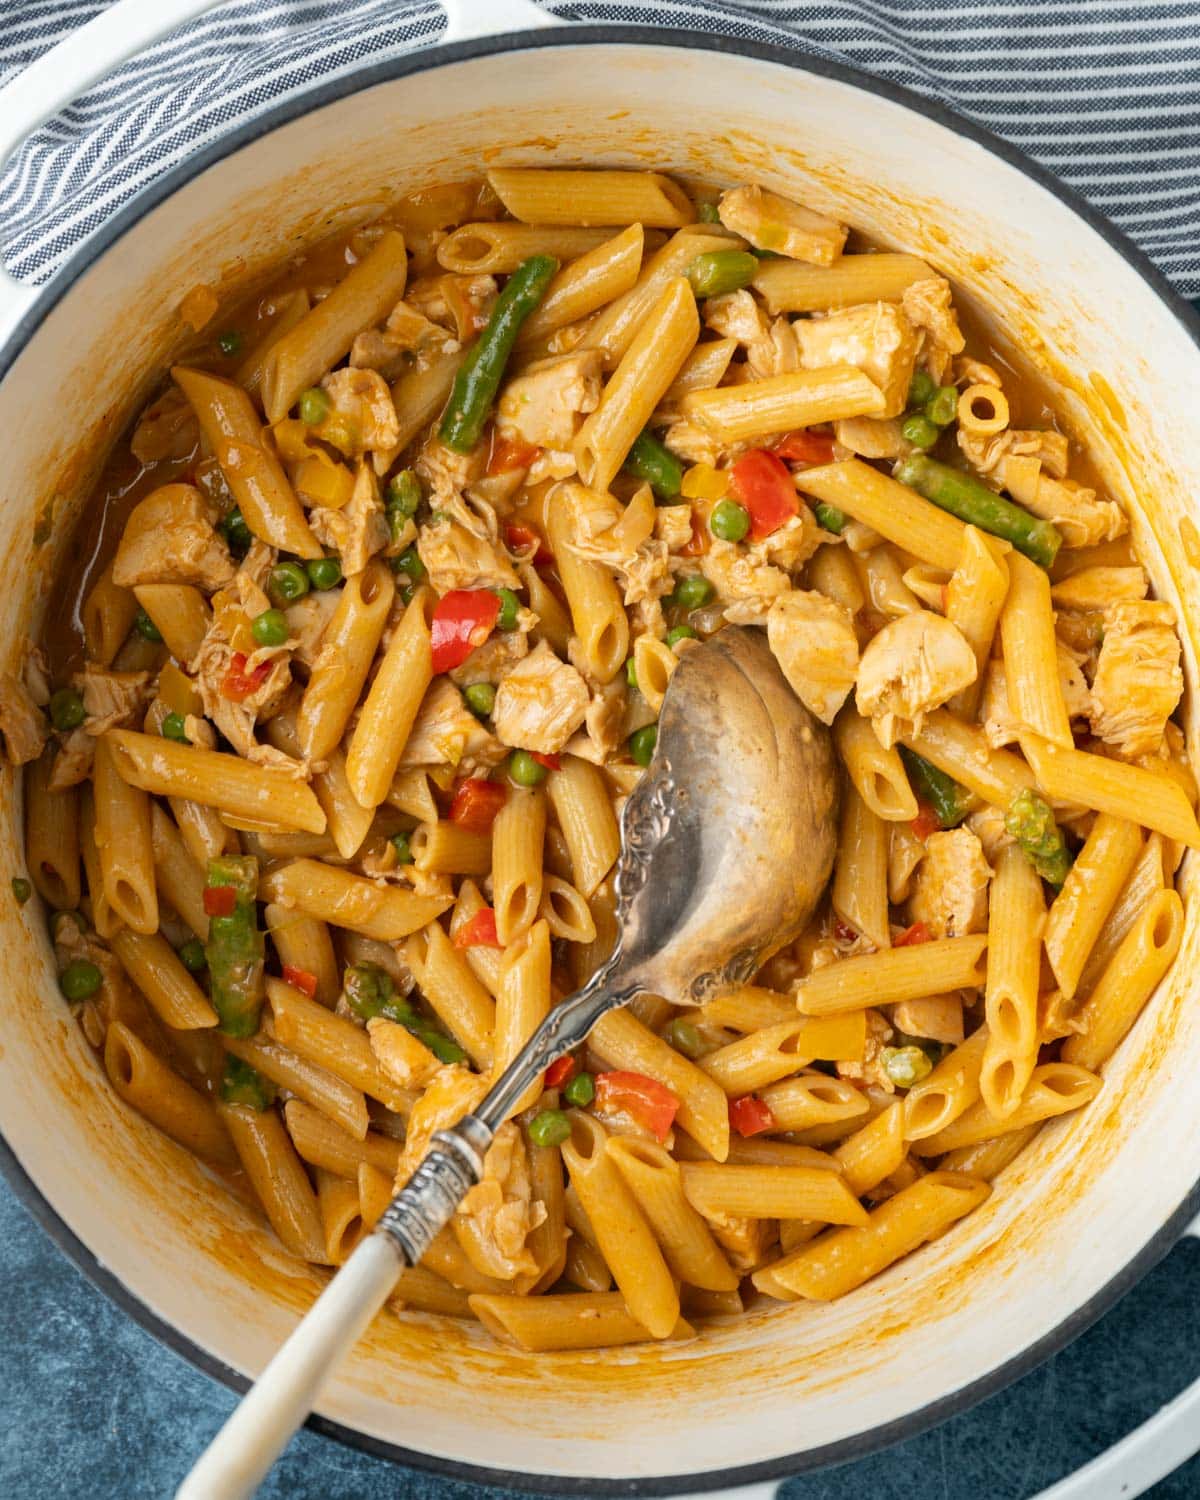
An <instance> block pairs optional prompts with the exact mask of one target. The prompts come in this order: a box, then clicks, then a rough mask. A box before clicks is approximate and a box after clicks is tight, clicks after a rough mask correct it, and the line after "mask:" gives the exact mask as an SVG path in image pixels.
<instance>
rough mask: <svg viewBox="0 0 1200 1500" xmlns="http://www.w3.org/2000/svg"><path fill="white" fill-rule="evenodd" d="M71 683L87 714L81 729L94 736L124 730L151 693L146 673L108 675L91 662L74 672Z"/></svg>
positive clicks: (136, 715) (148, 677) (147, 701)
mask: <svg viewBox="0 0 1200 1500" xmlns="http://www.w3.org/2000/svg"><path fill="white" fill-rule="evenodd" d="M71 684H72V686H73V687H74V688H76V690H77V691H78V692H79V695H80V697H82V699H83V707H84V711H85V712H86V714H87V718H86V719H85V720H84V724H83V727H84V729H86V730H87V732H88V734H90V735H93V736H96V735H101V734H104V733H105V732H106V731H107V730H109V729H127V728H128V727H129V726H130V725H131V724H132V723H133V722H134V720H135V719H136V718H138V716H139V715H140V714H141V713H142V711H143V710H144V709H145V707H146V704H147V703H149V701H150V698H151V695H152V692H153V689H152V687H151V683H150V674H149V672H107V671H105V670H104V668H103V667H97V666H95V665H94V664H93V663H92V662H88V663H87V665H86V666H85V667H84V669H83V671H82V672H76V673H75V675H74V676H73V677H72V678H71Z"/></svg>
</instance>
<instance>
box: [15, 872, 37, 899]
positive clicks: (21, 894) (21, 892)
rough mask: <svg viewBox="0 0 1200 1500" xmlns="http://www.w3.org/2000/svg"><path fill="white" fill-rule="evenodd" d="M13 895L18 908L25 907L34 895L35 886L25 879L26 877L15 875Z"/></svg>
mask: <svg viewBox="0 0 1200 1500" xmlns="http://www.w3.org/2000/svg"><path fill="white" fill-rule="evenodd" d="M12 893H13V896H14V898H15V899H16V903H17V905H18V906H24V905H25V903H26V901H28V900H29V898H30V896H32V895H33V884H32V882H31V881H28V880H26V879H25V877H24V875H14V876H13V883H12Z"/></svg>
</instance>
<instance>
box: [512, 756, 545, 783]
mask: <svg viewBox="0 0 1200 1500" xmlns="http://www.w3.org/2000/svg"><path fill="white" fill-rule="evenodd" d="M508 774H509V775H510V776H511V777H512V779H513V780H514V781H515V782H516V783H517V785H518V786H541V784H542V782H543V781H545V779H546V767H545V766H543V765H539V764H538V762H537V761H536V760H534V758H533V756H532V755H530V753H529V751H528V750H514V751H513V753H512V754H511V755H510V756H509V759H508Z"/></svg>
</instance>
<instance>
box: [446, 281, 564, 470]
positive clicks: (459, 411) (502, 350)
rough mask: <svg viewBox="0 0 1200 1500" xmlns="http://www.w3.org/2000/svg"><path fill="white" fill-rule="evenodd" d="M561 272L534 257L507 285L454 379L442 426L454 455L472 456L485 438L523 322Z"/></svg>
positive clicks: (448, 445) (447, 443)
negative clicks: (488, 421)
mask: <svg viewBox="0 0 1200 1500" xmlns="http://www.w3.org/2000/svg"><path fill="white" fill-rule="evenodd" d="M557 270H558V262H557V261H556V260H555V259H554V257H553V256H552V255H531V256H530V257H529V259H528V260H526V261H522V262H521V264H520V265H519V266H518V267H517V269H516V270H515V271H514V272H513V273H512V275H511V276H510V277H509V278H508V280H507V281H506V282H505V283H504V287H503V290H502V291H501V293H500V295H499V296H498V297H497V298H496V301H495V303H494V304H493V306H492V315H491V317H490V318H489V319H488V323H487V327H486V328H485V329H484V330H483V332H482V333H481V334H480V335H479V337H478V338H477V339H476V340H475V342H474V344H472V346H471V348H470V349H469V350H468V352H467V357H466V359H464V360H463V362H462V364H461V366H460V367H459V371H458V374H457V375H456V376H455V377H454V386H453V388H452V390H451V392H450V400H449V401H448V402H447V403H446V410H445V413H444V414H443V416H442V421H441V426H440V427H439V428H438V436H439V437H440V438H441V440H442V442H443V443H445V445H446V447H447V448H452V449H453V450H454V452H455V453H470V451H471V449H472V448H474V447H475V445H476V443H478V441H479V439H480V437H481V436H482V434H483V426H484V423H485V422H486V421H487V419H488V417H489V415H490V414H491V410H492V404H493V402H494V401H495V399H496V392H497V391H498V390H499V388H500V381H501V379H502V377H503V375H504V367H505V365H507V363H508V357H509V355H510V354H511V353H512V348H513V345H514V344H515V343H516V341H517V335H518V333H520V331H521V324H522V323H523V322H524V321H525V319H526V318H527V317H528V316H529V314H530V313H531V312H532V311H533V310H534V308H535V307H536V306H537V305H538V303H539V302H540V301H541V300H542V298H543V296H545V293H546V288H547V287H548V286H549V285H550V281H551V278H552V277H553V276H554V273H555V272H556V271H557Z"/></svg>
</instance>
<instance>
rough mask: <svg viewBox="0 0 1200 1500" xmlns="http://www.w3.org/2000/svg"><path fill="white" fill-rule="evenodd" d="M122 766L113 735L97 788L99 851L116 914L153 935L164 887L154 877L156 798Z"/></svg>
mask: <svg viewBox="0 0 1200 1500" xmlns="http://www.w3.org/2000/svg"><path fill="white" fill-rule="evenodd" d="M119 732H120V731H110V733H119ZM136 738H137V739H146V740H150V739H151V738H152V737H151V736H149V735H138V736H136ZM121 770H122V767H121V765H120V762H119V761H118V759H117V757H116V756H115V755H114V753H113V746H112V743H111V741H110V739H109V737H108V736H107V735H106V736H104V737H102V738H101V739H98V740H97V741H96V751H95V761H94V763H93V768H92V787H93V795H94V797H95V799H96V851H97V853H98V854H99V856H100V873H101V876H102V878H103V880H104V894H105V896H106V897H107V899H108V904H109V906H110V907H111V908H112V910H113V911H114V912H115V913H116V915H117V916H118V917H120V919H121V920H122V921H123V922H125V923H127V924H128V925H129V926H130V927H132V928H133V930H134V931H135V932H140V933H153V932H157V931H158V888H157V885H156V883H155V878H154V847H153V843H152V839H151V829H150V798H149V797H148V796H147V795H146V793H145V791H142V790H139V789H138V788H137V787H136V786H131V785H129V783H128V782H127V781H126V780H124V779H123V777H122V775H121Z"/></svg>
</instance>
